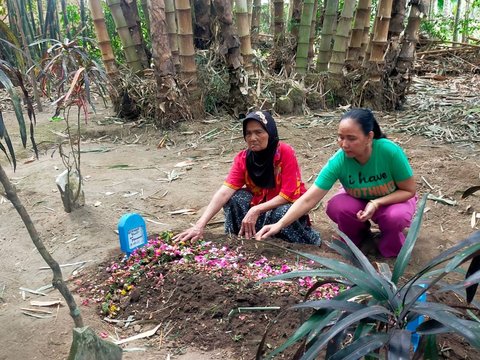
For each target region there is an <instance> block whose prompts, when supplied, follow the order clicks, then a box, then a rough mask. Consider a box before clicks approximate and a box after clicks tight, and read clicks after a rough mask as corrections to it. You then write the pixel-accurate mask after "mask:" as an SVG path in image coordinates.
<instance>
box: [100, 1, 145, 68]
mask: <svg viewBox="0 0 480 360" xmlns="http://www.w3.org/2000/svg"><path fill="white" fill-rule="evenodd" d="M107 5H108V7H109V8H110V11H111V13H112V17H113V21H114V22H115V27H116V29H117V32H118V35H119V36H120V40H121V42H122V45H123V51H124V53H125V59H126V61H127V65H128V67H129V68H130V69H131V70H132V71H133V72H135V73H141V72H142V71H143V66H142V63H141V61H140V59H139V58H138V55H137V51H136V48H135V43H134V42H133V39H132V36H131V35H130V30H129V29H128V25H127V22H126V20H125V17H124V16H123V11H122V8H121V6H120V5H121V0H107Z"/></svg>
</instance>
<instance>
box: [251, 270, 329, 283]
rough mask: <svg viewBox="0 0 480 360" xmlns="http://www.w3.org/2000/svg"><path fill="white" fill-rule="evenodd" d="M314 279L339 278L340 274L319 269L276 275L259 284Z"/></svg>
mask: <svg viewBox="0 0 480 360" xmlns="http://www.w3.org/2000/svg"><path fill="white" fill-rule="evenodd" d="M307 276H310V277H313V276H317V277H320V278H329V277H332V278H337V277H338V273H337V272H335V271H332V270H324V269H318V270H297V271H291V272H288V273H284V274H280V275H275V276H271V277H268V278H265V279H262V280H260V281H259V283H265V282H272V281H280V280H286V279H293V278H303V277H307Z"/></svg>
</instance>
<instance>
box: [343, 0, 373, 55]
mask: <svg viewBox="0 0 480 360" xmlns="http://www.w3.org/2000/svg"><path fill="white" fill-rule="evenodd" d="M371 7H372V0H360V1H359V2H358V7H357V11H356V12H355V20H354V22H353V28H352V33H351V35H350V43H349V48H348V53H347V58H346V62H347V63H355V62H357V61H358V60H359V58H360V55H361V49H362V43H363V41H364V33H365V26H366V25H368V27H367V39H368V30H369V28H370V10H371Z"/></svg>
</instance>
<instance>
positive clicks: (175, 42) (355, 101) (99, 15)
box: [0, 0, 472, 124]
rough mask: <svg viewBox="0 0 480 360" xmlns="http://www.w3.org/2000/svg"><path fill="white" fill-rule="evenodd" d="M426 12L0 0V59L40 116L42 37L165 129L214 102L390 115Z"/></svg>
mask: <svg viewBox="0 0 480 360" xmlns="http://www.w3.org/2000/svg"><path fill="white" fill-rule="evenodd" d="M442 3H443V4H444V5H445V3H446V2H445V1H443V2H442ZM448 3H449V4H450V2H448ZM458 5H460V1H458ZM445 6H446V5H445ZM432 9H433V11H439V10H438V4H437V3H435V4H433V2H430V1H428V0H427V1H422V0H411V1H408V2H407V0H396V1H393V0H378V1H377V0H343V1H339V0H290V2H289V3H288V2H286V1H285V0H271V2H270V3H269V4H263V3H262V2H261V1H260V0H191V1H190V0H141V1H138V2H137V1H132V0H105V1H102V0H89V1H86V0H75V1H67V0H58V1H57V0H0V40H2V41H0V50H1V55H0V58H1V60H3V61H6V62H9V63H10V64H13V65H14V66H15V67H16V68H18V69H20V71H22V72H23V73H29V74H30V80H31V86H32V88H33V91H34V94H35V97H36V98H37V104H38V106H39V107H40V106H41V102H40V101H39V99H38V97H39V96H40V94H39V92H38V89H37V86H36V76H38V74H39V73H40V72H41V64H42V58H44V57H45V52H46V50H47V49H48V45H49V42H48V39H56V40H57V41H62V42H68V41H72V40H73V41H76V42H77V43H78V44H81V45H82V46H83V47H84V48H85V49H86V51H88V52H89V53H90V54H91V55H92V57H95V56H97V57H98V58H101V61H102V62H103V66H104V69H105V72H106V74H107V76H108V78H109V81H110V84H111V85H110V87H111V89H112V91H111V92H110V95H111V98H112V101H113V103H114V105H115V108H116V109H117V110H118V111H119V114H120V115H122V114H123V115H124V116H126V117H129V116H130V117H135V116H138V115H139V114H140V115H144V116H145V115H146V114H150V116H151V114H154V117H155V118H156V119H157V120H158V119H163V120H162V121H161V122H162V123H163V124H168V123H170V122H171V121H175V119H181V118H192V117H197V116H199V115H201V114H202V113H203V111H204V110H206V111H211V110H212V109H211V106H208V104H209V101H210V103H211V102H213V103H214V104H215V106H217V105H219V106H223V107H224V108H228V109H229V110H231V111H233V112H234V113H236V114H238V113H242V112H245V111H248V109H249V108H252V107H263V108H273V109H275V110H276V111H278V112H283V113H288V112H295V111H297V112H298V111H300V112H301V111H302V109H304V107H305V106H309V107H315V106H316V107H323V108H324V107H332V106H337V105H346V104H352V105H354V106H369V107H372V108H376V109H394V108H398V107H400V106H401V105H402V104H403V102H404V99H405V93H406V90H407V87H408V84H409V82H410V78H411V72H412V66H413V61H414V59H415V50H416V44H417V42H418V33H419V28H420V23H421V19H422V17H423V16H424V15H425V14H427V15H429V16H431V15H432ZM459 9H460V6H457V13H459ZM465 16H467V15H465ZM470 16H472V15H470ZM87 38H96V44H97V45H96V46H92V45H89V44H90V43H88V42H87V41H85V39H87ZM15 49H23V51H22V52H20V51H16V50H15ZM218 74H222V76H221V80H222V81H219V83H222V84H223V85H222V86H223V87H221V89H220V90H219V91H217V93H218V95H214V93H215V92H214V87H218V84H212V81H213V79H215V78H216V77H215V76H216V75H218ZM279 84H280V85H279ZM140 88H142V89H144V88H145V89H146V90H142V91H141V92H139V90H138V89H140ZM292 89H293V90H295V91H293V92H294V93H295V92H296V93H300V97H301V99H300V101H297V100H295V99H293V100H292V99H291V98H290V96H289V95H290V94H291V93H292ZM217 90H218V89H217ZM266 94H269V95H268V96H267V95H266ZM313 95H316V99H317V100H318V101H316V102H312V101H309V98H311V96H313ZM222 96H223V98H222V99H219V97H222ZM305 99H306V100H307V101H306V105H305ZM299 104H300V105H299ZM296 105H297V106H296ZM205 107H206V108H205ZM139 108H140V109H139ZM299 109H300V110H299Z"/></svg>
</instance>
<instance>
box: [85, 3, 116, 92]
mask: <svg viewBox="0 0 480 360" xmlns="http://www.w3.org/2000/svg"><path fill="white" fill-rule="evenodd" d="M88 4H89V6H90V12H91V14H92V20H93V25H94V27H95V34H96V35H97V40H98V47H99V48H100V52H101V53H102V61H103V65H104V66H105V71H106V73H107V76H108V78H109V80H110V81H111V82H112V84H117V82H118V77H119V72H118V68H117V63H116V62H115V55H114V54H113V49H112V43H111V42H110V37H109V36H108V31H107V25H106V24H105V17H104V15H103V9H102V5H101V3H100V0H89V2H88Z"/></svg>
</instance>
